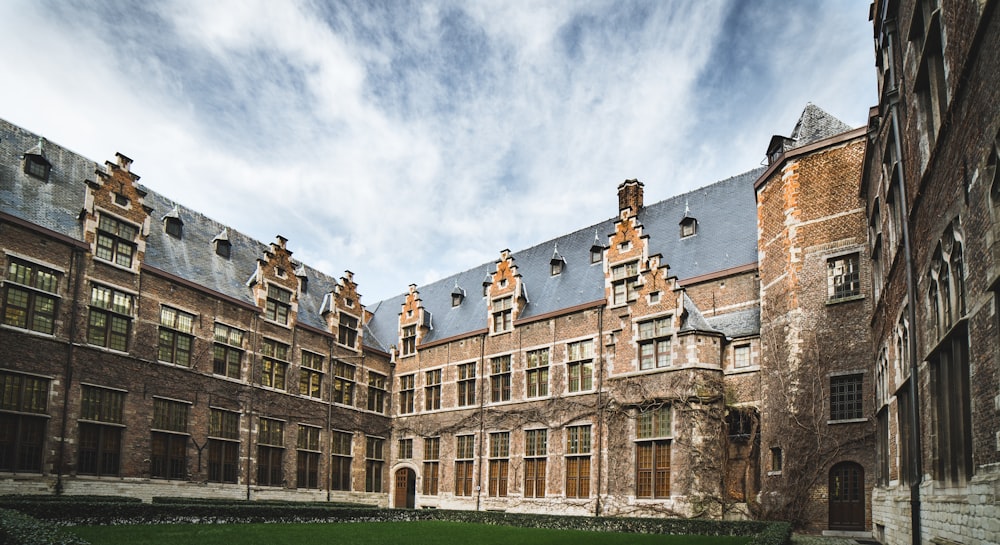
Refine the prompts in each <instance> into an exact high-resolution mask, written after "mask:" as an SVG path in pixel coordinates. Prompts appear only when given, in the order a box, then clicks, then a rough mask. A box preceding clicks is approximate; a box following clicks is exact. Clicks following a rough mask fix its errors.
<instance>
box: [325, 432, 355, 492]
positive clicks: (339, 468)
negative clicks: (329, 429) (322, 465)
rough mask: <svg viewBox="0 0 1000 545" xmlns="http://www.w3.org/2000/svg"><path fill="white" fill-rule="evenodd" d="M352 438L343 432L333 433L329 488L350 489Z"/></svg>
mask: <svg viewBox="0 0 1000 545" xmlns="http://www.w3.org/2000/svg"><path fill="white" fill-rule="evenodd" d="M352 439H353V436H352V435H351V434H350V433H348V432H345V431H334V432H333V449H332V456H331V458H332V459H331V465H330V488H332V489H333V490H348V491H349V490H350V489H351V458H352V457H351V442H352Z"/></svg>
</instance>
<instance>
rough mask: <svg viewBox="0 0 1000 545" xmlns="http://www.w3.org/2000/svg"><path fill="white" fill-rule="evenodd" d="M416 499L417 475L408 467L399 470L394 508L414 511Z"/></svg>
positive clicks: (394, 492)
mask: <svg viewBox="0 0 1000 545" xmlns="http://www.w3.org/2000/svg"><path fill="white" fill-rule="evenodd" d="M416 499H417V474H416V473H414V472H413V470H412V469H410V468H408V467H401V468H399V469H397V470H396V486H395V487H394V491H393V500H392V506H393V507H395V508H397V509H413V508H414V507H415V506H416Z"/></svg>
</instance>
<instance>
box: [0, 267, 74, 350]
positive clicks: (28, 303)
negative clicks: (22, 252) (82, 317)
mask: <svg viewBox="0 0 1000 545" xmlns="http://www.w3.org/2000/svg"><path fill="white" fill-rule="evenodd" d="M7 260H8V263H7V271H6V274H5V276H4V280H3V292H4V298H3V308H2V311H3V315H2V316H3V324H4V325H8V326H11V327H17V328H20V329H27V330H29V331H35V332H37V333H44V334H46V335H53V334H55V323H56V317H57V316H58V315H59V303H60V302H61V300H62V298H61V297H60V296H59V280H60V277H61V276H62V274H63V273H62V271H58V270H56V269H52V268H50V267H46V266H44V265H39V264H37V263H33V262H30V261H27V260H24V259H19V258H16V257H14V256H11V255H7ZM12 291H14V292H22V293H23V296H22V297H23V305H19V306H12V305H11V302H12V298H11V292H12ZM46 306H48V307H49V308H48V309H46V308H45V307H46ZM17 310H20V312H17ZM19 314H20V315H22V316H23V318H22V320H17V319H16V316H17V315H19ZM21 321H23V322H24V323H23V324H20V323H19V322H21Z"/></svg>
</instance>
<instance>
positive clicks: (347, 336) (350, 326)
mask: <svg viewBox="0 0 1000 545" xmlns="http://www.w3.org/2000/svg"><path fill="white" fill-rule="evenodd" d="M337 342H338V343H340V344H342V345H344V346H349V347H351V348H354V347H355V345H357V342H358V319H357V318H355V317H354V316H348V315H347V314H344V313H343V312H341V313H340V325H339V326H338V327H337Z"/></svg>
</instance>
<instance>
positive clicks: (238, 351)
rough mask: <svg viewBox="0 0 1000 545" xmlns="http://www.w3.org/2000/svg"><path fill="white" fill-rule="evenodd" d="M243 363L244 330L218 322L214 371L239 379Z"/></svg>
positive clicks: (213, 357) (213, 349)
mask: <svg viewBox="0 0 1000 545" xmlns="http://www.w3.org/2000/svg"><path fill="white" fill-rule="evenodd" d="M242 364H243V331H242V330H239V329H236V328H235V327H230V326H228V325H225V324H220V323H218V322H216V324H215V344H213V345H212V372H213V373H215V374H216V375H222V376H224V377H229V378H235V379H238V378H240V367H241V366H242Z"/></svg>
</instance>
